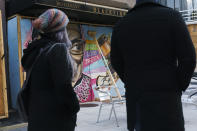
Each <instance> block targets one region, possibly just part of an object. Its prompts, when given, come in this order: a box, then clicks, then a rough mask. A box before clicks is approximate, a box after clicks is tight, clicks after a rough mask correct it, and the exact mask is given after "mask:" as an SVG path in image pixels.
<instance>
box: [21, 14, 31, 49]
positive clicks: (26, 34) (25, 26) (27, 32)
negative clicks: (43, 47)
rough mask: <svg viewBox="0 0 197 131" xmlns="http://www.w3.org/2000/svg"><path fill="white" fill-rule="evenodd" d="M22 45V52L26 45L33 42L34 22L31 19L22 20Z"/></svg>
mask: <svg viewBox="0 0 197 131" xmlns="http://www.w3.org/2000/svg"><path fill="white" fill-rule="evenodd" d="M20 25H21V44H22V46H21V47H22V50H23V49H24V44H25V43H26V42H28V41H29V40H31V36H32V20H31V19H23V18H22V19H21V20H20Z"/></svg>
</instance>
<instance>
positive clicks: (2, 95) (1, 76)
mask: <svg viewBox="0 0 197 131" xmlns="http://www.w3.org/2000/svg"><path fill="white" fill-rule="evenodd" d="M6 89H7V88H6V75H5V57H4V44H3V29H2V15H1V11H0V119H1V118H6V117H8V101H7V91H6Z"/></svg>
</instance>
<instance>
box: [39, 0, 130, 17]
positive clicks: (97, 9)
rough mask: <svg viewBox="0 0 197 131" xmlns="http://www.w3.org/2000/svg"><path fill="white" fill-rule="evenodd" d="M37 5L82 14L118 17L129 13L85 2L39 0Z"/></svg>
mask: <svg viewBox="0 0 197 131" xmlns="http://www.w3.org/2000/svg"><path fill="white" fill-rule="evenodd" d="M37 4H43V5H49V6H50V5H51V6H55V7H59V8H66V9H71V10H78V11H82V12H89V13H96V14H102V15H110V16H116V17H122V16H125V15H126V13H127V11H123V10H121V9H120V10H118V9H116V8H107V7H105V6H97V5H96V6H94V4H88V3H84V2H72V1H66V0H64V1H62V0H61V1H60V0H38V2H37Z"/></svg>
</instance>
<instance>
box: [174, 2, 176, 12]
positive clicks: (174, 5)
mask: <svg viewBox="0 0 197 131" xmlns="http://www.w3.org/2000/svg"><path fill="white" fill-rule="evenodd" d="M175 4H176V0H174V10H175V8H176V5H175Z"/></svg>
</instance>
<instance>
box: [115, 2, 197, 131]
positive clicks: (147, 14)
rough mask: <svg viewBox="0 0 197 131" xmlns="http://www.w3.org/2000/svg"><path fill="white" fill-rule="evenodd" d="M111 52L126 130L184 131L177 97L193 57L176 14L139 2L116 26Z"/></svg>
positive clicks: (186, 80)
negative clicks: (121, 87) (122, 95)
mask: <svg viewBox="0 0 197 131" xmlns="http://www.w3.org/2000/svg"><path fill="white" fill-rule="evenodd" d="M111 48H112V49H111V62H112V65H113V67H114V69H115V70H116V71H117V73H118V74H119V76H120V78H121V79H122V81H123V82H124V83H125V88H126V99H127V122H128V129H129V130H130V131H133V130H134V128H137V131H184V130H185V129H184V118H183V111H182V104H181V95H182V91H185V90H186V89H187V87H188V85H189V83H190V80H191V77H192V74H193V71H194V68H195V66H196V55H195V49H194V46H193V43H192V40H191V38H190V35H189V33H188V30H187V27H186V24H185V22H184V20H183V19H182V17H181V15H180V14H179V13H178V12H177V11H175V10H173V9H170V8H167V7H164V6H162V5H160V4H158V3H156V2H154V1H153V0H140V1H139V0H138V1H137V4H136V5H135V7H134V8H133V9H131V10H130V11H129V12H128V14H127V15H126V16H125V17H124V18H122V19H121V20H120V21H119V22H118V23H117V24H116V25H115V27H114V31H113V36H112V44H111Z"/></svg>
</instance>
